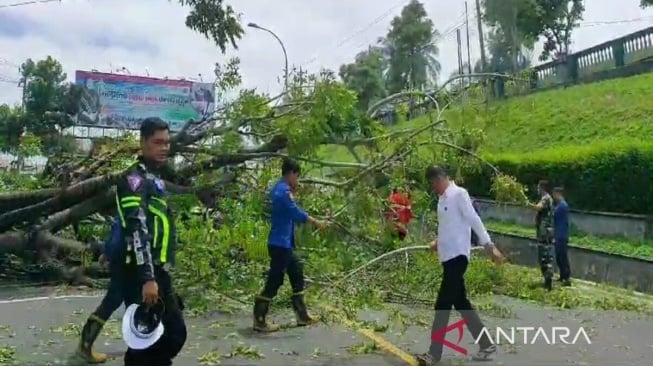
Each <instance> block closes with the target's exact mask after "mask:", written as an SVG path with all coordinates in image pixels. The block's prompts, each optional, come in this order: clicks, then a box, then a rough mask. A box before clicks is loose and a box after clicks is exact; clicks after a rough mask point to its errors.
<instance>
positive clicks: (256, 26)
mask: <svg viewBox="0 0 653 366" xmlns="http://www.w3.org/2000/svg"><path fill="white" fill-rule="evenodd" d="M247 26H248V27H250V28H255V29H260V30H262V31H265V32H268V33H270V34H271V35H272V37H274V38H275V39H276V40H277V41H278V42H279V44H280V45H281V50H282V51H283V57H284V61H285V69H284V79H283V80H284V83H283V85H284V92H286V91H288V53H287V52H286V46H284V45H283V42H282V41H281V38H279V36H277V35H276V34H275V33H274V32H273V31H271V30H269V29H267V28H264V27H261V26H260V25H258V24H256V23H249V24H247Z"/></svg>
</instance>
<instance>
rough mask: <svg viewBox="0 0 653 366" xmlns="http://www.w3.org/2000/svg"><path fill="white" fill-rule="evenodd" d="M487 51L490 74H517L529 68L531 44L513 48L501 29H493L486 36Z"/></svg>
mask: <svg viewBox="0 0 653 366" xmlns="http://www.w3.org/2000/svg"><path fill="white" fill-rule="evenodd" d="M487 51H488V54H489V56H490V57H489V61H488V70H489V71H492V72H500V73H508V72H513V73H516V72H519V71H522V70H525V69H527V68H529V67H530V66H531V59H532V53H531V51H532V44H530V47H529V45H524V44H521V45H520V47H519V48H515V45H514V43H513V42H512V41H511V40H510V37H507V36H506V35H505V34H504V33H503V30H502V29H501V28H494V29H491V30H490V31H489V32H488V35H487Z"/></svg>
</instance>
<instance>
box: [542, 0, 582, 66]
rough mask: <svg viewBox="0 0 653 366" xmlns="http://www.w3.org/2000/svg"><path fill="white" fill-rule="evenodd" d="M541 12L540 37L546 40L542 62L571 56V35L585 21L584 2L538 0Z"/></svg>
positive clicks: (573, 0) (580, 0)
mask: <svg viewBox="0 0 653 366" xmlns="http://www.w3.org/2000/svg"><path fill="white" fill-rule="evenodd" d="M536 1H537V3H538V6H539V10H540V21H541V23H540V29H541V33H539V34H540V35H542V36H544V37H545V38H546V41H545V42H544V49H543V50H542V54H541V55H540V61H544V60H547V59H549V58H554V59H560V58H563V57H564V56H566V55H567V54H569V51H570V50H569V46H570V45H571V33H572V31H573V30H574V28H577V27H578V25H579V24H580V21H581V20H583V12H585V5H584V4H583V0H536Z"/></svg>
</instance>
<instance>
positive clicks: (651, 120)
mask: <svg viewBox="0 0 653 366" xmlns="http://www.w3.org/2000/svg"><path fill="white" fill-rule="evenodd" d="M443 118H445V119H446V120H447V122H448V124H449V126H451V127H452V128H453V129H458V128H460V127H461V126H462V125H463V124H464V125H465V126H466V127H472V128H482V129H483V131H484V132H485V134H486V140H485V142H484V143H483V145H482V148H481V153H482V155H497V154H499V155H503V154H505V153H508V154H514V153H523V152H528V153H533V152H536V151H540V152H541V153H543V154H546V153H547V150H548V151H551V152H552V153H553V152H554V151H556V150H560V149H561V148H566V147H581V146H583V147H585V148H588V147H589V145H597V144H598V145H603V146H605V145H607V144H616V145H620V146H624V145H629V146H632V145H637V144H639V143H642V142H647V141H650V137H649V136H651V135H653V73H650V74H644V75H638V76H633V77H629V78H621V79H613V80H607V81H602V82H598V83H591V84H583V85H577V86H573V87H569V88H565V89H555V90H550V91H545V92H538V93H534V94H531V95H527V96H523V97H514V98H509V99H506V100H504V101H498V102H497V101H493V102H491V103H490V104H489V106H488V108H487V109H486V108H484V107H478V106H477V107H476V108H475V109H473V108H452V109H451V110H448V111H446V112H445V113H444V114H443ZM427 123H429V120H428V118H427V117H420V118H416V119H413V120H410V121H404V122H401V123H398V124H397V125H395V126H392V127H390V128H388V131H394V130H402V129H407V128H414V127H419V126H423V125H425V124H427ZM425 135H428V133H425ZM425 138H427V137H426V136H425ZM387 147H388V148H391V146H387ZM321 155H322V157H323V158H325V159H329V160H339V161H352V160H353V158H352V157H351V155H350V154H349V152H348V151H347V150H346V149H344V148H341V147H337V146H325V147H323V149H322V152H321Z"/></svg>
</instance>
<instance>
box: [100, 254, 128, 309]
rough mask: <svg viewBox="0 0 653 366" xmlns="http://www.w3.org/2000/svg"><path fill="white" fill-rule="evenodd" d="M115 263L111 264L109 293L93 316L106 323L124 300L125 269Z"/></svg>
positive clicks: (105, 295)
mask: <svg viewBox="0 0 653 366" xmlns="http://www.w3.org/2000/svg"><path fill="white" fill-rule="evenodd" d="M116 261H117V260H116ZM114 262H115V261H114ZM114 262H109V288H108V289H107V293H106V294H104V298H102V302H101V303H100V305H99V306H98V307H97V308H96V309H95V311H94V312H93V315H95V316H96V317H98V318H100V319H101V320H102V321H105V322H106V321H107V320H108V319H109V318H110V317H111V314H113V313H114V312H115V311H116V310H118V308H119V307H120V305H122V302H123V299H124V285H125V283H124V281H125V280H124V270H123V269H124V268H123V265H122V264H121V263H118V264H116V263H114Z"/></svg>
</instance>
